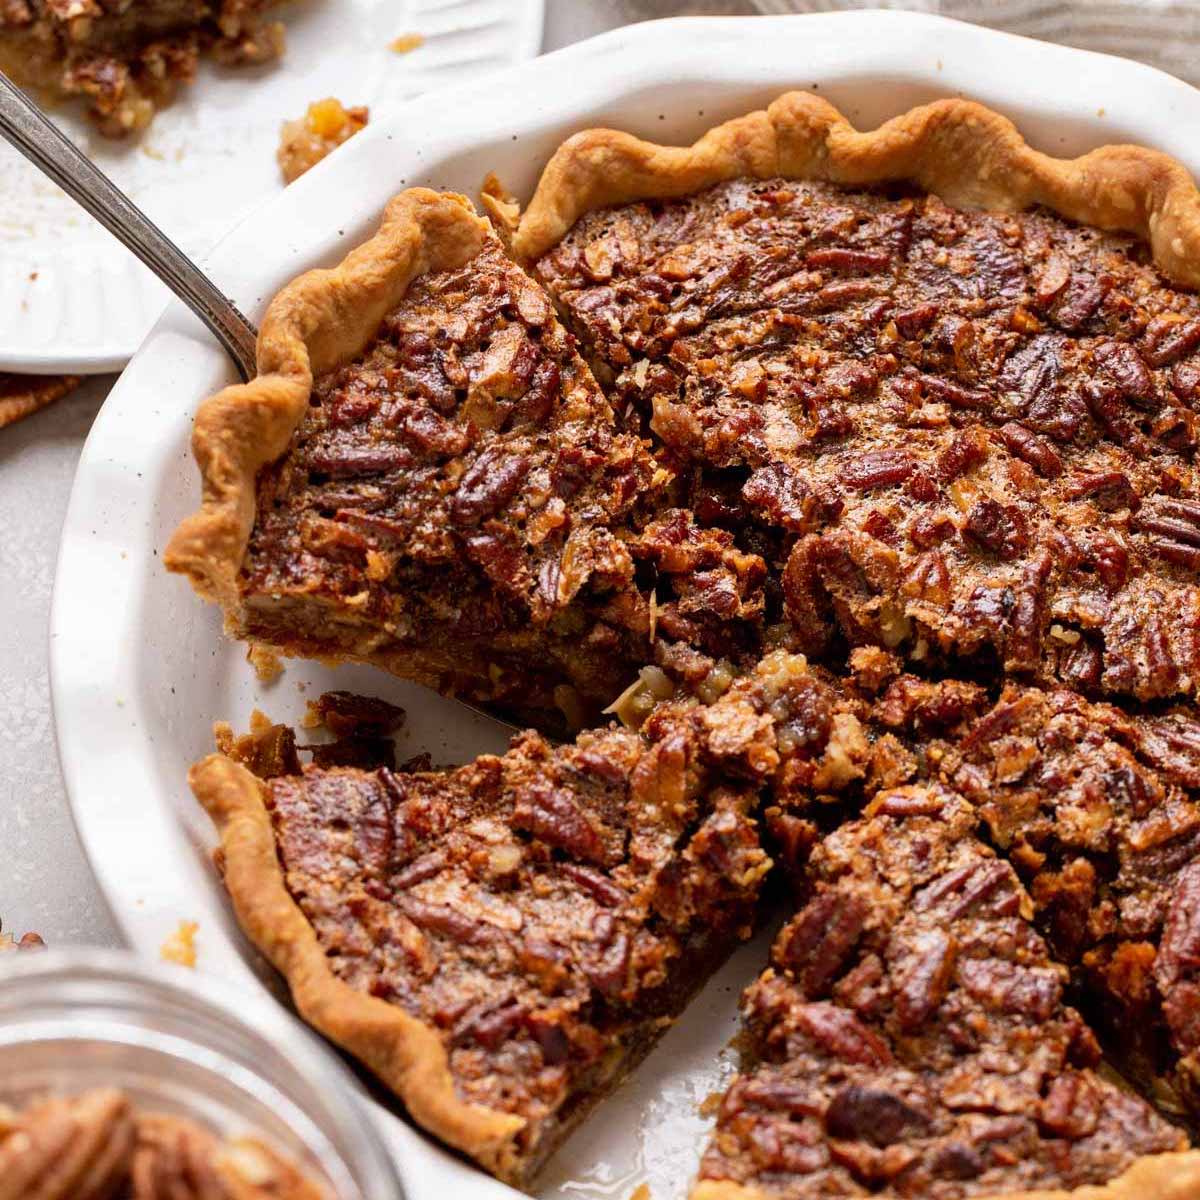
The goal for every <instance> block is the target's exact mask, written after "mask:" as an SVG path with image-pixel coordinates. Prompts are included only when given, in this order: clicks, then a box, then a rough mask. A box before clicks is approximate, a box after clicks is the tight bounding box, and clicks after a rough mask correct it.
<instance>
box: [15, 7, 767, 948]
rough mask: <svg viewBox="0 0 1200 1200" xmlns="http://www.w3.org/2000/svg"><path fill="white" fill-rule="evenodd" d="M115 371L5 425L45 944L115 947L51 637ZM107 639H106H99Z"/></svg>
mask: <svg viewBox="0 0 1200 1200" xmlns="http://www.w3.org/2000/svg"><path fill="white" fill-rule="evenodd" d="M752 11H753V4H752V3H751V2H750V0H741V2H738V0H730V2H727V3H720V2H703V0H693V2H692V3H668V2H663V3H655V2H653V0H546V27H545V36H544V41H543V45H544V47H545V49H547V50H554V49H558V48H559V47H562V46H567V45H570V44H571V43H572V42H576V41H579V40H581V39H582V38H585V37H590V36H592V35H593V34H596V33H601V32H603V31H604V30H607V29H613V28H616V27H617V26H619V25H623V24H627V23H628V22H631V21H636V20H644V19H647V18H650V17H666V16H674V15H677V14H682V13H692V14H700V13H704V14H746V13H749V12H752ZM114 382H115V377H113V376H101V377H97V378H95V379H91V380H89V381H88V382H87V383H86V384H85V385H84V386H83V387H81V388H80V389H79V390H78V391H76V392H75V393H73V394H72V395H70V396H68V397H66V398H65V399H63V400H61V401H59V402H58V403H57V404H55V405H52V406H51V407H50V408H48V409H46V410H44V411H43V412H40V413H37V414H35V415H34V416H32V417H29V418H28V419H26V420H25V421H22V422H20V423H19V424H17V425H14V426H11V427H9V428H7V429H4V430H0V730H2V733H0V921H2V922H3V927H4V929H5V931H6V932H9V933H16V934H17V935H18V936H19V935H20V934H21V933H24V932H25V931H26V930H30V929H32V930H36V931H37V932H39V933H40V934H41V935H42V936H43V937H44V938H45V939H46V941H47V942H50V943H52V944H56V945H62V944H66V943H74V944H91V945H108V946H111V945H118V944H119V943H120V940H121V938H120V934H119V932H118V930H117V926H116V923H115V922H114V921H113V918H112V916H111V914H110V913H109V911H108V908H107V906H106V904H105V902H104V898H103V896H101V894H100V891H99V889H98V887H97V886H96V882H95V879H94V878H93V876H92V873H91V870H90V869H89V867H88V864H87V859H86V858H85V856H84V853H83V850H82V847H81V846H80V843H79V839H78V837H77V836H76V834H75V827H74V825H73V824H72V821H71V812H70V807H69V805H68V803H67V797H66V793H65V790H64V788H63V781H62V774H61V772H60V771H59V766H58V752H57V748H56V745H55V739H54V722H53V718H52V715H51V711H50V687H49V671H48V666H47V638H48V626H49V617H50V593H51V588H52V586H53V583H54V565H55V559H56V557H57V554H58V538H59V532H60V530H61V527H62V522H63V516H64V515H65V513H66V509H67V498H68V496H69V495H70V489H71V480H72V478H73V477H74V474H75V466H76V463H77V462H78V460H79V453H80V450H81V449H82V447H83V442H84V439H85V438H86V437H87V433H88V429H89V428H90V427H91V423H92V419H93V417H94V416H95V415H96V412H97V410H98V409H99V407H100V405H101V404H102V403H103V402H104V397H105V396H106V395H107V394H108V391H109V389H110V388H111V387H112V385H113V383H114ZM98 636H102V632H101V633H99V634H98Z"/></svg>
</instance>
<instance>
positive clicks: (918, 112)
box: [513, 92, 1200, 287]
mask: <svg viewBox="0 0 1200 1200" xmlns="http://www.w3.org/2000/svg"><path fill="white" fill-rule="evenodd" d="M746 176H749V177H752V178H757V179H769V178H772V177H777V176H783V177H785V178H789V179H819V180H825V181H828V182H831V183H841V184H848V185H865V184H873V183H884V182H891V181H900V180H904V181H908V182H912V183H915V184H917V185H919V186H920V187H921V188H922V189H924V190H925V191H929V192H933V193H936V194H937V195H938V196H940V197H941V198H942V199H943V200H945V201H946V202H947V203H948V204H953V205H957V206H961V207H966V208H991V209H1000V210H1008V211H1016V210H1019V209H1023V208H1028V207H1030V206H1031V205H1036V204H1041V205H1045V206H1046V207H1047V208H1050V209H1053V210H1054V211H1056V212H1058V213H1060V214H1062V215H1063V216H1065V217H1069V218H1071V219H1072V220H1076V221H1080V222H1083V223H1085V224H1088V225H1095V226H1097V227H1099V228H1101V229H1119V230H1126V231H1129V232H1132V233H1135V234H1138V235H1139V236H1141V237H1143V238H1145V239H1146V240H1147V241H1148V242H1149V244H1150V247H1151V250H1152V251H1153V254H1154V261H1155V263H1156V264H1157V265H1158V267H1159V269H1160V270H1161V271H1162V272H1163V273H1164V274H1165V275H1166V276H1168V277H1169V278H1170V279H1172V280H1174V281H1175V282H1177V283H1181V284H1184V285H1186V286H1189V287H1196V286H1200V192H1197V190H1196V185H1195V184H1194V182H1193V181H1192V178H1191V176H1190V175H1189V174H1188V171H1187V169H1186V168H1185V167H1184V166H1183V164H1182V163H1180V162H1178V161H1177V160H1176V159H1174V158H1171V157H1170V156H1169V155H1166V154H1162V153H1160V152H1159V151H1156V150H1149V149H1146V148H1145V147H1142V146H1104V147H1101V148H1100V149H1098V150H1093V151H1091V152H1090V153H1088V154H1085V155H1083V156H1081V157H1080V158H1075V159H1061V158H1052V157H1050V156H1049V155H1047V154H1042V153H1041V152H1039V151H1037V150H1034V149H1033V148H1032V147H1031V146H1029V145H1028V144H1027V143H1026V142H1025V140H1024V139H1023V138H1022V137H1021V135H1020V133H1018V132H1017V129H1016V127H1015V126H1014V125H1013V124H1012V122H1011V121H1009V120H1008V119H1007V118H1006V117H1002V116H1001V115H1000V114H999V113H996V112H993V111H992V110H991V109H989V108H985V107H984V106H983V105H981V104H976V103H974V102H973V101H970V100H938V101H935V102H934V103H933V104H926V105H922V106H921V107H919V108H914V109H911V110H910V111H908V112H906V113H904V114H902V115H901V116H898V117H894V118H893V119H892V120H890V121H888V122H886V123H885V124H884V125H881V126H880V127H879V128H878V129H875V130H871V131H869V132H865V133H863V132H859V131H858V130H856V129H855V128H854V127H853V126H852V125H851V124H850V122H849V121H847V120H846V118H845V117H843V116H842V114H841V113H840V112H838V110H837V109H836V108H834V107H833V105H831V104H829V103H827V102H826V101H825V100H822V99H820V98H819V97H817V96H814V95H811V94H810V93H808V92H788V93H786V94H785V95H783V96H780V97H779V99H777V100H776V101H775V102H774V103H772V104H771V105H769V106H768V107H767V108H766V109H765V110H761V111H759V112H754V113H750V114H749V115H747V116H744V117H738V118H737V119H735V120H732V121H727V122H726V123H725V124H724V125H718V126H717V127H716V128H714V129H711V130H709V131H708V133H706V134H705V135H704V136H703V137H702V138H701V139H700V140H699V141H698V142H696V143H695V144H694V145H691V146H660V145H656V144H655V143H653V142H646V141H642V140H640V139H639V138H636V137H633V136H632V135H631V134H627V133H620V132H617V131H615V130H611V129H590V130H585V131H584V132H582V133H577V134H575V135H574V137H571V138H568V139H567V141H565V142H564V143H563V144H562V145H561V146H560V147H559V148H558V150H557V151H556V152H555V154H554V156H553V157H552V158H551V159H550V161H549V163H547V165H546V169H545V170H544V171H543V172H542V177H541V180H540V181H539V183H538V186H537V191H536V192H535V193H534V196H533V199H532V200H531V201H530V203H529V207H528V209H527V210H526V212H525V214H524V216H523V217H522V219H521V223H520V225H519V226H518V228H517V231H516V234H515V236H514V238H513V248H514V250H515V252H516V253H517V255H518V256H519V257H521V258H522V259H524V260H525V261H530V260H532V259H535V258H537V257H538V256H539V255H541V254H544V253H545V252H546V251H547V250H549V249H550V248H551V247H552V246H554V245H556V244H557V243H558V242H559V241H560V240H561V239H562V238H563V236H564V235H565V234H566V232H567V231H568V230H569V229H570V228H571V226H572V225H574V224H575V222H576V221H577V220H578V219H579V218H580V217H581V216H582V215H583V214H584V213H586V212H589V211H591V210H592V209H596V208H603V207H606V206H608V205H612V204H625V203H630V202H632V201H635V200H646V199H652V198H656V197H657V198H669V197H675V196H684V195H687V194H689V193H692V192H695V191H698V190H700V189H701V188H705V187H709V186H711V185H712V184H715V183H720V182H722V181H723V180H727V179H734V178H738V177H746Z"/></svg>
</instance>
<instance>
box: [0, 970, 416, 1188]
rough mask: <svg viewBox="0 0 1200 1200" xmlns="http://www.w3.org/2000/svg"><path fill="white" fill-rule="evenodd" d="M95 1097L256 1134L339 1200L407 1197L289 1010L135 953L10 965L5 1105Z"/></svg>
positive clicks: (366, 1122)
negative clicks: (99, 1091) (127, 1100)
mask: <svg viewBox="0 0 1200 1200" xmlns="http://www.w3.org/2000/svg"><path fill="white" fill-rule="evenodd" d="M94 1087H116V1088H121V1089H123V1090H124V1091H125V1092H126V1093H128V1094H129V1096H130V1097H131V1099H132V1100H133V1101H134V1103H135V1105H136V1106H137V1107H138V1108H139V1109H143V1110H146V1111H153V1112H161V1113H167V1114H170V1115H173V1116H180V1117H187V1118H190V1119H192V1120H195V1121H198V1122H200V1123H201V1124H203V1125H205V1126H207V1127H209V1128H210V1129H212V1130H213V1131H214V1132H216V1133H218V1134H220V1135H222V1136H226V1137H231V1136H232V1137H236V1136H239V1135H251V1136H256V1137H259V1138H261V1139H262V1140H263V1141H265V1142H267V1143H268V1144H270V1145H271V1146H273V1147H275V1148H276V1149H277V1150H279V1151H280V1152H281V1153H283V1154H285V1155H287V1156H288V1157H289V1158H290V1159H292V1160H293V1161H294V1162H296V1163H297V1164H298V1165H301V1166H303V1167H305V1168H306V1169H307V1170H309V1171H311V1172H312V1173H313V1174H314V1175H315V1176H316V1177H317V1178H319V1179H323V1181H324V1182H325V1183H326V1185H327V1186H328V1187H329V1189H330V1191H331V1192H332V1194H333V1195H335V1196H337V1197H338V1200H398V1198H400V1197H402V1196H403V1195H404V1192H403V1189H402V1187H401V1184H400V1181H399V1179H398V1178H397V1176H396V1172H395V1169H394V1167H393V1165H392V1162H391V1158H390V1156H389V1155H388V1153H387V1151H386V1150H385V1149H384V1146H383V1143H382V1141H381V1140H380V1139H379V1136H378V1134H377V1133H376V1131H375V1126H374V1123H373V1122H372V1121H371V1120H370V1119H369V1118H368V1116H367V1114H366V1112H365V1111H364V1102H363V1101H360V1100H359V1098H358V1096H357V1095H356V1094H355V1091H356V1089H355V1084H354V1081H353V1078H352V1076H351V1075H350V1073H349V1072H348V1071H347V1070H346V1068H345V1067H344V1066H343V1065H342V1063H341V1062H339V1061H338V1060H337V1058H335V1057H334V1055H333V1054H332V1053H330V1051H329V1050H328V1049H326V1047H325V1046H324V1045H323V1044H321V1043H320V1042H319V1041H318V1040H317V1039H316V1038H315V1037H314V1036H313V1035H312V1034H311V1033H310V1032H309V1031H308V1030H307V1029H305V1028H304V1027H303V1026H302V1025H300V1024H299V1023H298V1022H297V1021H295V1020H294V1019H293V1018H292V1017H290V1016H289V1015H288V1014H287V1013H286V1012H285V1011H284V1010H283V1009H282V1008H281V1007H279V1006H278V1005H275V1004H272V1003H271V1002H270V1001H269V1000H267V999H265V998H263V997H259V996H255V995H252V994H243V993H240V992H236V991H232V990H230V989H228V988H226V987H224V986H219V985H217V984H216V983H214V982H213V981H212V980H210V979H206V978H205V977H204V976H202V975H195V974H193V973H191V972H188V971H186V969H184V968H178V967H176V968H168V967H165V966H159V965H157V964H150V963H146V962H143V961H142V960H140V959H138V958H137V957H136V956H134V955H132V954H126V953H118V952H112V951H100V950H37V951H20V952H18V953H10V954H5V955H3V956H2V957H0V1104H8V1105H11V1106H13V1107H15V1108H21V1107H23V1106H24V1105H26V1104H27V1103H29V1102H30V1101H32V1100H35V1099H37V1098H38V1097H40V1096H44V1095H46V1094H47V1093H59V1094H63V1093H71V1094H73V1093H78V1092H82V1091H85V1090H87V1089H89V1088H94Z"/></svg>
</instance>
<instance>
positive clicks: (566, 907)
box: [191, 656, 825, 1184]
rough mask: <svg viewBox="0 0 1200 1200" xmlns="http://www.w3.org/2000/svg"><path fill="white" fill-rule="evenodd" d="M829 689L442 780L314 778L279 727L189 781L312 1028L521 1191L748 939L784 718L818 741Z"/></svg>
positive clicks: (670, 714)
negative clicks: (761, 811) (821, 698)
mask: <svg viewBox="0 0 1200 1200" xmlns="http://www.w3.org/2000/svg"><path fill="white" fill-rule="evenodd" d="M821 686H822V685H821V684H820V682H819V681H818V680H816V679H815V678H814V677H813V676H812V675H811V673H810V672H809V671H808V669H807V667H806V666H805V664H804V662H803V660H802V659H796V658H791V657H788V656H782V657H776V658H773V659H770V660H768V661H767V662H766V663H764V665H763V667H762V668H761V669H760V671H759V672H758V673H757V674H756V675H755V676H753V677H749V678H745V679H742V680H739V681H737V682H736V683H735V684H734V685H733V686H732V687H731V688H730V689H729V691H728V692H727V693H726V695H725V696H724V697H722V698H721V700H719V701H718V702H717V703H716V704H715V705H713V706H711V707H709V708H704V707H698V706H694V705H691V704H687V703H668V704H665V705H662V706H660V707H659V708H658V709H657V710H656V711H655V712H654V713H653V714H652V715H651V716H650V718H649V719H648V720H647V721H646V722H645V723H644V724H643V727H642V731H641V732H633V731H630V730H625V729H615V728H608V729H603V730H597V731H594V732H588V733H583V734H580V735H579V737H578V739H577V740H576V741H575V742H574V743H572V744H570V745H564V746H557V747H555V746H552V745H550V744H548V743H547V742H546V741H545V740H544V739H543V738H542V737H541V736H539V735H537V734H535V733H532V732H530V733H525V734H522V735H520V736H519V737H517V738H516V739H514V741H513V744H512V748H511V749H510V750H509V751H508V753H507V754H505V755H503V756H500V757H490V756H489V757H483V758H479V759H477V760H476V761H475V762H473V763H471V764H469V765H467V766H464V767H460V768H458V769H457V770H446V771H429V770H416V771H393V770H390V769H388V768H387V767H381V768H379V769H376V770H365V769H363V768H352V767H318V766H315V765H310V766H308V767H305V768H301V767H300V764H299V761H298V759H297V757H296V752H295V744H294V740H293V739H292V736H291V734H290V731H288V730H286V729H285V728H284V727H281V726H270V725H269V724H268V723H265V721H264V722H261V723H260V725H259V727H258V729H257V731H256V733H255V734H253V735H249V736H247V737H246V738H243V739H237V740H232V739H230V738H229V737H228V735H223V736H222V742H223V745H224V748H225V751H226V752H225V753H223V754H216V755H213V756H211V757H210V758H208V759H205V760H204V761H203V762H201V763H199V764H197V766H196V767H195V768H194V769H193V771H192V774H191V783H192V788H193V790H194V792H195V794H196V796H197V798H198V799H199V800H200V802H201V803H202V804H203V806H204V807H205V809H206V810H207V811H208V812H209V814H210V815H211V816H212V818H213V819H214V821H215V823H216V825H217V827H218V829H219V831H220V834H221V849H220V862H221V868H222V871H223V874H224V881H225V885H226V887H227V888H228V890H229V893H230V896H231V897H232V900H233V903H234V908H235V910H236V912H237V915H238V919H239V921H240V923H241V925H242V927H243V929H244V930H245V931H246V933H247V935H248V936H249V937H250V938H251V940H252V941H253V942H254V943H255V945H257V946H258V948H259V949H260V950H261V951H262V952H263V953H264V954H265V955H266V956H267V958H268V959H269V960H270V961H271V962H272V963H274V965H275V966H276V967H277V968H278V969H279V970H280V972H281V973H282V974H283V975H284V976H285V978H286V979H287V980H288V982H289V984H290V986H291V989H292V996H293V998H294V1000H295V1003H296V1006H297V1009H298V1010H299V1012H300V1014H301V1015H302V1016H303V1017H304V1018H305V1019H306V1020H307V1021H308V1022H309V1023H310V1024H312V1025H313V1026H314V1027H315V1028H317V1029H319V1030H321V1031H322V1032H323V1033H325V1034H326V1035H327V1036H328V1037H330V1038H332V1039H333V1040H334V1041H335V1042H337V1043H339V1044H340V1045H342V1046H343V1047H345V1048H346V1049H347V1050H349V1051H350V1052H351V1053H352V1054H354V1055H355V1056H356V1057H358V1058H359V1059H361V1060H362V1061H363V1062H364V1063H366V1064H367V1066H369V1067H370V1068H371V1069H372V1070H373V1071H374V1072H375V1073H376V1074H377V1075H378V1076H379V1077H380V1078H381V1079H382V1080H383V1081H384V1082H385V1083H386V1084H387V1085H388V1086H390V1087H391V1088H392V1089H393V1090H394V1091H395V1092H396V1094H397V1095H398V1096H399V1097H400V1099H401V1100H402V1101H403V1102H404V1104H405V1105H406V1107H407V1109H408V1111H409V1113H410V1114H411V1115H412V1117H413V1118H414V1119H415V1120H417V1121H418V1122H420V1123H421V1124H422V1125H423V1126H425V1128H427V1129H429V1130H430V1131H431V1132H433V1133H435V1134H437V1135H438V1136H439V1137H441V1138H442V1139H443V1140H445V1141H447V1142H449V1143H450V1144H451V1145H453V1146H456V1147H458V1148H459V1149H461V1150H464V1151H465V1152H467V1153H468V1154H471V1155H473V1156H474V1157H475V1158H476V1159H477V1160H478V1161H479V1162H481V1163H482V1164H483V1165H484V1166H486V1167H487V1168H488V1169H489V1170H491V1171H493V1172H495V1173H496V1174H497V1175H499V1176H500V1177H501V1178H503V1179H506V1180H508V1181H510V1182H514V1183H518V1184H527V1183H528V1182H529V1180H530V1178H531V1177H532V1174H533V1173H534V1171H535V1170H536V1169H537V1167H538V1165H539V1164H540V1163H541V1162H542V1161H543V1160H544V1159H545V1157H546V1156H547V1155H548V1154H549V1153H550V1152H551V1151H552V1150H553V1149H554V1147H555V1146H556V1145H557V1144H558V1143H559V1142H560V1141H561V1139H562V1138H563V1137H564V1136H565V1135H566V1134H567V1133H568V1132H569V1131H570V1129H571V1128H572V1127H573V1126H574V1125H575V1124H576V1123H577V1122H578V1121H579V1120H580V1119H581V1118H582V1117H583V1115H584V1114H585V1113H586V1111H587V1110H588V1108H589V1107H590V1106H591V1105H592V1104H593V1103H595V1101H596V1100H598V1099H599V1098H600V1097H601V1096H602V1095H603V1094H604V1093H605V1092H607V1091H608V1090H609V1089H610V1088H611V1087H612V1086H613V1085H614V1084H615V1083H616V1082H618V1081H619V1080H620V1079H621V1078H622V1077H623V1076H624V1075H625V1073H626V1072H628V1071H629V1069H630V1068H631V1067H632V1066H633V1065H634V1064H635V1063H636V1062H637V1061H638V1060H639V1059H640V1058H641V1057H642V1056H643V1055H644V1054H645V1053H646V1051H647V1050H648V1049H649V1048H650V1046H651V1045H652V1044H653V1042H654V1041H655V1040H656V1039H657V1037H658V1036H659V1035H660V1034H661V1033H662V1032H663V1030H664V1029H665V1028H666V1027H667V1026H668V1025H669V1024H670V1022H671V1020H672V1018H674V1017H675V1016H676V1015H677V1014H678V1013H679V1011H680V1010H681V1009H682V1007H683V1006H684V1004H685V1003H686V1002H687V1000H688V998H689V997H690V995H691V994H692V992H693V991H694V990H695V988H696V987H697V986H698V985H699V984H700V983H702V982H703V981H704V980H705V979H706V978H707V976H708V975H709V973H710V972H711V971H712V970H713V969H714V968H715V967H716V966H717V965H718V964H719V963H720V962H721V960H722V959H723V958H724V957H725V955H726V954H727V953H728V952H729V951H730V950H731V949H732V947H733V946H734V945H736V943H737V941H738V940H739V939H740V938H743V937H746V936H748V934H749V932H750V931H751V928H752V927H753V924H754V922H755V919H756V914H757V911H758V906H757V900H758V896H759V892H760V890H761V885H762V881H763V878H764V876H765V875H766V873H767V870H768V868H769V866H770V859H769V857H768V856H767V854H766V852H765V851H764V849H763V847H762V844H761V838H760V833H759V827H758V823H757V820H756V818H755V811H756V809H757V801H758V793H759V789H760V787H761V785H762V783H763V781H764V779H765V778H767V777H768V776H769V775H770V774H771V773H772V772H773V771H774V770H776V769H777V768H778V766H779V761H780V760H779V752H778V739H777V737H776V733H775V723H776V722H777V721H778V720H780V719H781V718H782V719H786V720H787V721H789V722H791V723H792V725H793V726H794V727H795V728H797V729H799V728H801V727H802V726H804V723H805V722H806V721H807V720H810V719H811V717H810V715H809V714H811V712H812V709H813V703H812V701H813V698H814V697H815V696H816V695H817V690H818V689H820V688H821ZM772 713H776V714H779V716H775V717H773V716H772V715H771V714H772ZM814 753H815V755H816V759H817V762H818V764H819V762H820V760H821V759H822V758H823V757H824V755H825V749H824V747H823V746H822V747H820V748H816V749H815V750H814ZM256 772H260V773H261V774H257V773H256ZM264 775H265V776H267V777H266V778H264V777H263V776H264Z"/></svg>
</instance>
